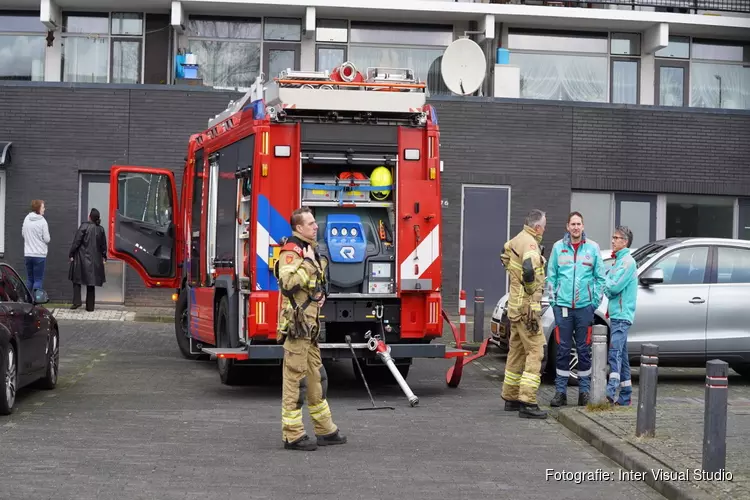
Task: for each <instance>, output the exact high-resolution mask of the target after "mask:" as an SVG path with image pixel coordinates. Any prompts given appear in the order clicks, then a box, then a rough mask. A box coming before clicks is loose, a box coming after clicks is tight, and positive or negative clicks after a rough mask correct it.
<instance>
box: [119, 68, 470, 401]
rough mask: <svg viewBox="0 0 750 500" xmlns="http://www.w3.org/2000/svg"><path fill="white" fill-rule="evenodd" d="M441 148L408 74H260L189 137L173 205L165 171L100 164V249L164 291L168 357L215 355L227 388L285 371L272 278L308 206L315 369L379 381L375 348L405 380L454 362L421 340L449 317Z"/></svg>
mask: <svg viewBox="0 0 750 500" xmlns="http://www.w3.org/2000/svg"><path fill="white" fill-rule="evenodd" d="M439 142H440V136H439V132H438V119H437V114H436V112H435V109H434V108H433V107H432V106H431V105H429V104H427V102H426V94H425V84H424V83H420V82H418V81H417V80H416V79H415V78H414V73H413V72H412V71H411V70H408V69H390V68H369V69H368V70H367V74H366V75H363V74H362V73H361V72H359V71H358V70H357V69H356V68H355V67H354V65H353V64H351V63H345V64H343V65H341V66H339V67H337V68H335V69H334V70H333V71H332V72H328V71H325V72H302V71H291V70H287V71H283V72H282V73H281V74H280V75H279V77H278V78H274V79H273V81H270V82H265V83H264V82H263V81H262V80H261V78H260V77H259V78H257V79H256V81H255V83H254V84H253V86H252V88H251V89H250V91H249V92H248V93H247V94H245V95H244V96H243V97H242V98H241V99H239V100H238V101H236V102H230V105H229V106H228V107H227V109H226V110H225V111H224V112H222V113H221V114H219V115H217V116H216V117H214V118H212V119H210V120H209V123H208V128H207V129H206V130H204V131H202V132H200V133H197V134H194V135H193V136H191V137H190V140H189V143H188V151H187V158H186V163H185V169H184V173H183V176H182V195H181V196H180V198H179V201H178V197H177V189H176V182H175V177H174V175H173V173H172V172H171V171H170V170H167V169H159V168H150V167H134V166H113V167H112V169H111V179H110V186H111V194H110V200H111V201H110V204H111V205H110V221H109V224H110V232H109V234H110V235H112V236H111V238H110V240H109V252H110V254H111V256H112V257H116V258H119V259H122V260H123V261H125V262H126V263H128V264H129V265H130V266H132V267H133V268H134V269H135V270H136V271H137V272H138V274H139V275H140V276H141V278H142V279H143V281H144V283H145V284H146V285H147V286H148V287H156V288H173V289H175V291H176V292H175V293H174V294H173V300H175V301H176V310H175V333H176V336H177V345H178V346H179V348H180V351H181V352H182V354H183V356H185V357H186V358H190V359H197V358H198V357H200V356H205V355H210V356H215V357H216V358H218V362H219V363H218V364H219V372H220V376H221V380H222V382H223V383H225V384H231V383H234V382H235V381H237V380H238V378H240V377H241V375H240V374H239V370H238V369H239V368H240V367H242V366H243V365H263V364H280V361H281V359H282V358H283V349H282V346H281V345H279V344H278V343H277V342H276V319H277V313H278V307H279V304H280V298H279V291H278V285H277V282H276V279H275V276H274V265H275V263H276V261H277V259H278V256H279V252H280V249H281V246H282V243H283V241H284V238H285V237H289V236H291V233H292V230H291V226H290V223H289V218H290V216H291V213H292V211H293V210H295V209H296V208H298V207H300V206H307V207H311V209H312V210H313V213H314V215H315V218H316V220H317V222H318V224H319V230H318V240H319V241H318V242H319V251H320V254H321V258H324V259H327V261H328V273H327V274H328V276H327V280H326V281H327V287H328V290H327V293H328V296H327V299H326V301H325V304H324V306H323V308H322V310H321V321H322V323H323V325H324V327H323V331H322V335H321V339H320V348H321V352H322V356H323V357H324V358H354V357H356V358H357V359H358V360H359V361H360V364H361V365H362V364H364V365H365V367H366V368H367V367H369V368H370V369H371V370H373V369H377V367H374V365H380V369H382V368H383V367H382V361H381V359H379V358H378V356H376V353H375V352H374V349H373V347H372V345H373V342H374V341H371V340H370V339H371V338H375V339H380V340H382V342H383V343H385V344H386V345H387V346H388V347H389V348H390V354H391V356H392V358H393V360H394V361H395V364H396V365H397V366H398V371H399V372H400V374H402V375H403V376H404V377H405V376H406V375H407V373H408V369H409V366H410V364H411V360H412V359H413V358H420V357H426V358H453V357H456V358H458V357H463V356H465V355H466V354H468V351H465V350H462V349H454V348H451V347H449V346H447V345H446V344H445V343H442V342H435V340H436V339H439V338H440V337H441V336H442V330H443V319H444V318H445V319H447V316H445V313H444V311H443V310H442V301H441V287H442V269H441V266H442V258H441V193H440V171H441V162H440V157H439ZM376 170H377V172H378V177H379V179H380V180H381V182H379V183H378V185H371V184H375V182H371V180H370V176H371V175H372V173H373V172H375V171H376ZM383 177H385V178H390V179H392V182H391V185H387V186H384V185H383V182H382V178H383ZM373 178H374V177H373ZM451 326H452V325H451ZM454 332H455V330H454ZM454 335H455V333H454ZM347 336H348V337H347ZM345 339H348V342H345ZM457 347H460V344H459V345H457ZM352 352H354V353H356V356H354V355H352ZM458 363H459V361H458V360H457V366H458ZM392 371H393V370H392ZM456 371H457V372H458V374H457V375H458V378H460V370H456ZM355 373H356V370H355ZM397 378H398V377H397ZM449 378H451V377H449ZM452 378H453V382H452V383H451V382H450V381H449V383H450V385H452V386H456V385H457V384H458V379H456V377H455V376H453V377H452Z"/></svg>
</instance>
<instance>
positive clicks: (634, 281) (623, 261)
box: [604, 248, 638, 324]
mask: <svg viewBox="0 0 750 500" xmlns="http://www.w3.org/2000/svg"><path fill="white" fill-rule="evenodd" d="M637 271H638V269H637V267H636V265H635V260H633V256H632V255H630V249H629V248H623V249H622V250H620V251H619V252H617V253H616V254H615V261H614V262H613V263H612V267H611V268H609V270H608V271H607V274H606V275H605V281H604V294H605V295H606V296H607V299H609V304H608V306H607V314H608V316H609V319H623V320H626V321H629V322H630V323H631V324H632V323H633V320H634V319H635V303H636V298H637V296H638V273H637Z"/></svg>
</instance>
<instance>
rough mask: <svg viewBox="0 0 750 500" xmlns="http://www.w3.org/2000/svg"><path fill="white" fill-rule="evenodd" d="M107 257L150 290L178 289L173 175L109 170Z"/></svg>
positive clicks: (138, 169) (122, 168)
mask: <svg viewBox="0 0 750 500" xmlns="http://www.w3.org/2000/svg"><path fill="white" fill-rule="evenodd" d="M109 190H110V193H109V204H110V206H109V214H110V216H109V234H110V237H109V242H108V246H109V253H110V255H111V257H114V258H118V259H121V260H123V261H124V262H126V263H127V264H129V265H130V266H131V267H132V268H133V269H135V270H136V272H138V274H139V275H140V277H141V279H143V282H144V283H145V284H146V286H147V287H149V288H178V287H179V285H180V275H179V273H178V272H177V269H178V263H179V255H177V252H178V247H177V235H178V234H179V221H180V217H179V214H177V213H176V210H175V209H176V207H177V188H176V185H175V179H174V174H173V173H172V172H171V171H169V170H166V169H158V168H149V167H128V166H119V165H117V166H113V167H112V169H111V170H110V180H109Z"/></svg>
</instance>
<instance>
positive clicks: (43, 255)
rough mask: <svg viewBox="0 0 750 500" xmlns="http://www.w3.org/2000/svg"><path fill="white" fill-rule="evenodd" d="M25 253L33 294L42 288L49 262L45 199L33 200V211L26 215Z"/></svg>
mask: <svg viewBox="0 0 750 500" xmlns="http://www.w3.org/2000/svg"><path fill="white" fill-rule="evenodd" d="M21 235H22V236H23V255H24V257H25V260H26V276H27V278H26V286H27V287H28V288H29V291H30V292H31V293H32V294H33V293H34V290H37V289H40V288H42V281H43V280H44V265H45V263H46V262H47V246H48V245H49V240H50V238H49V226H48V225H47V220H46V219H45V218H44V200H32V201H31V212H29V214H28V215H27V216H26V218H25V219H24V221H23V227H22V228H21Z"/></svg>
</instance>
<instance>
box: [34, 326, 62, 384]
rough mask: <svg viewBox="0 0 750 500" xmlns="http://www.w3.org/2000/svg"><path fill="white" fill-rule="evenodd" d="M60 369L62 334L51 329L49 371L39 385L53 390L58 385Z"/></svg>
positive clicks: (48, 342)
mask: <svg viewBox="0 0 750 500" xmlns="http://www.w3.org/2000/svg"><path fill="white" fill-rule="evenodd" d="M59 369H60V334H59V333H58V332H57V330H51V331H50V335H49V339H48V340H47V371H46V373H45V374H44V378H43V379H42V380H41V381H40V383H39V385H40V387H41V388H42V389H47V390H52V389H54V388H55V387H57V376H58V373H59Z"/></svg>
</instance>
